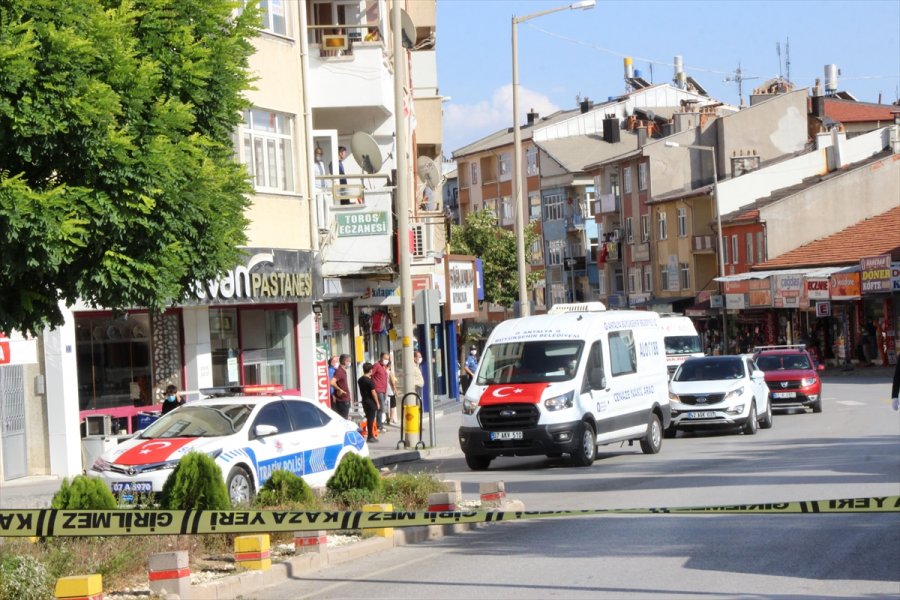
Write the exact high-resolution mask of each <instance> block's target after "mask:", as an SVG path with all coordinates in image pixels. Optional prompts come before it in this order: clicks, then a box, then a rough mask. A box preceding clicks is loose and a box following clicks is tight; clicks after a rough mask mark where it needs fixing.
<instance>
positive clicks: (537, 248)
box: [531, 239, 541, 265]
mask: <svg viewBox="0 0 900 600" xmlns="http://www.w3.org/2000/svg"><path fill="white" fill-rule="evenodd" d="M531 264H533V265H539V264H541V240H539V239H537V240H534V241H533V242H532V243H531Z"/></svg>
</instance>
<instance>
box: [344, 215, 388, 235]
mask: <svg viewBox="0 0 900 600" xmlns="http://www.w3.org/2000/svg"><path fill="white" fill-rule="evenodd" d="M387 218H388V214H387V212H384V211H378V212H365V213H350V214H343V213H338V214H337V215H335V222H336V223H337V237H359V236H363V235H387V234H388V233H389V231H388V220H387Z"/></svg>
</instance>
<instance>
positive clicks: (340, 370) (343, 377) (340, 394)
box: [331, 354, 350, 419]
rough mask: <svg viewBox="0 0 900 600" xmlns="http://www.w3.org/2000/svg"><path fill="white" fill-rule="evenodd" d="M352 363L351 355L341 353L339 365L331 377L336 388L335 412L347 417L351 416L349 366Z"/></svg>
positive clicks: (332, 384)
mask: <svg viewBox="0 0 900 600" xmlns="http://www.w3.org/2000/svg"><path fill="white" fill-rule="evenodd" d="M349 364H350V355H349V354H341V355H340V357H339V358H338V366H337V368H336V369H335V370H334V376H333V377H332V378H331V386H332V387H333V388H334V404H333V408H334V412H336V413H337V414H339V415H341V416H342V417H343V418H345V419H349V418H350V386H349V385H348V383H347V367H348V366H349Z"/></svg>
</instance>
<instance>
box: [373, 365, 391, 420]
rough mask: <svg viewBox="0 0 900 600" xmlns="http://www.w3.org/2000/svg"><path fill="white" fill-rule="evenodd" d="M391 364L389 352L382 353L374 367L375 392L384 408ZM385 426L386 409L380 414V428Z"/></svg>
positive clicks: (379, 403)
mask: <svg viewBox="0 0 900 600" xmlns="http://www.w3.org/2000/svg"><path fill="white" fill-rule="evenodd" d="M390 364H391V355H390V354H389V353H387V352H382V353H381V360H379V361H378V362H377V363H375V364H374V365H372V383H374V384H375V391H376V392H377V393H378V405H379V406H384V405H385V400H386V399H387V389H388V380H389V379H390V374H389V373H388V368H389V367H390ZM383 425H384V409H381V410H379V412H378V428H379V429H381V427H382V426H383Z"/></svg>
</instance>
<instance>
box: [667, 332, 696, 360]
mask: <svg viewBox="0 0 900 600" xmlns="http://www.w3.org/2000/svg"><path fill="white" fill-rule="evenodd" d="M665 339H666V354H667V355H669V356H672V355H676V354H699V353H701V352H703V349H702V348H701V347H700V336H699V335H667V336H666V338H665Z"/></svg>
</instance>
